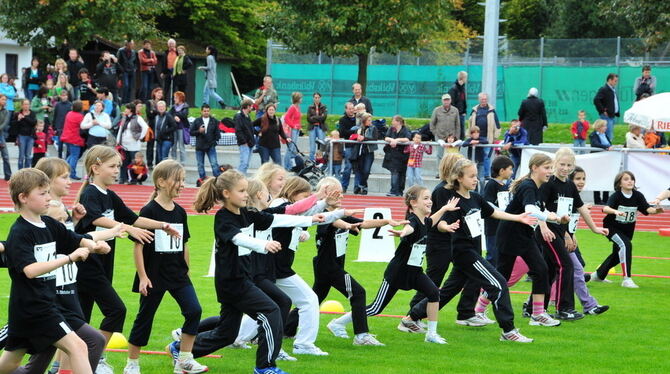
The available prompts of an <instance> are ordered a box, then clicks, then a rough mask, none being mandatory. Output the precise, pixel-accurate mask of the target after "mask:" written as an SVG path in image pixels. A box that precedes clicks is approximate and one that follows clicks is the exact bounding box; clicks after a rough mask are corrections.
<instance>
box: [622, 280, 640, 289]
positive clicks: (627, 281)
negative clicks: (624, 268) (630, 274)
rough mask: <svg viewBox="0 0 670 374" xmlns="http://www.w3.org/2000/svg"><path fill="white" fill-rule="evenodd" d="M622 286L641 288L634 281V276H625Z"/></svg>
mask: <svg viewBox="0 0 670 374" xmlns="http://www.w3.org/2000/svg"><path fill="white" fill-rule="evenodd" d="M621 287H626V288H640V286H638V285H637V284H635V282H633V279H632V278H624V280H623V282H621Z"/></svg>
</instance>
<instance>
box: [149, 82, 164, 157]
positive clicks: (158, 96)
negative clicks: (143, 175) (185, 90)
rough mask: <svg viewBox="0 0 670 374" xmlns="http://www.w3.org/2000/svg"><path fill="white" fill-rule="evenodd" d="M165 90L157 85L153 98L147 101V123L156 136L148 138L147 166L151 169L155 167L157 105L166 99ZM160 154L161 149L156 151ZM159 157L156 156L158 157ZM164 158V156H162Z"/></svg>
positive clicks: (152, 92) (152, 93) (152, 91)
mask: <svg viewBox="0 0 670 374" xmlns="http://www.w3.org/2000/svg"><path fill="white" fill-rule="evenodd" d="M163 93H164V91H163V89H162V88H161V87H156V88H154V89H153V90H151V99H149V100H147V101H146V103H145V104H146V107H147V109H146V113H147V125H149V128H150V129H151V131H152V132H153V134H154V136H153V138H152V139H150V140H148V141H147V142H146V143H147V149H146V152H147V166H148V167H149V169H152V168H153V167H154V148H155V146H156V129H155V128H154V123H155V121H154V118H155V117H156V114H157V113H158V108H157V107H156V104H157V103H158V102H159V101H161V100H163V101H164V100H165V95H164V94H163ZM159 154H160V150H157V151H156V156H158V155H159ZM158 158H159V157H156V159H158ZM160 159H161V160H162V159H163V157H160ZM159 162H160V161H158V160H157V161H156V164H158V163H159Z"/></svg>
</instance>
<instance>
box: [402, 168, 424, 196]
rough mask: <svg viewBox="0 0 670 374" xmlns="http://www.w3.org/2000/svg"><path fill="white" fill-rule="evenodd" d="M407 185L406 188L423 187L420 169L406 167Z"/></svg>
mask: <svg viewBox="0 0 670 374" xmlns="http://www.w3.org/2000/svg"><path fill="white" fill-rule="evenodd" d="M407 185H408V186H410V187H411V186H414V185H417V186H423V185H424V184H423V178H422V177H421V168H415V167H412V166H408V167H407ZM401 193H402V191H401Z"/></svg>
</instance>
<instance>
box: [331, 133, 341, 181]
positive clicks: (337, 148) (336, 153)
mask: <svg viewBox="0 0 670 374" xmlns="http://www.w3.org/2000/svg"><path fill="white" fill-rule="evenodd" d="M340 139H341V138H340V132H339V131H337V130H333V131H331V132H330V140H340ZM332 149H333V156H332V158H333V170H332V174H331V175H332V176H333V177H335V178H337V179H338V180H341V178H342V176H341V172H342V162H343V161H344V144H342V143H337V142H335V143H333V148H332Z"/></svg>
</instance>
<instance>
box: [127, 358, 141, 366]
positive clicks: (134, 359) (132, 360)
mask: <svg viewBox="0 0 670 374" xmlns="http://www.w3.org/2000/svg"><path fill="white" fill-rule="evenodd" d="M128 363H129V364H138V365H139V364H140V359H139V358H128Z"/></svg>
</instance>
